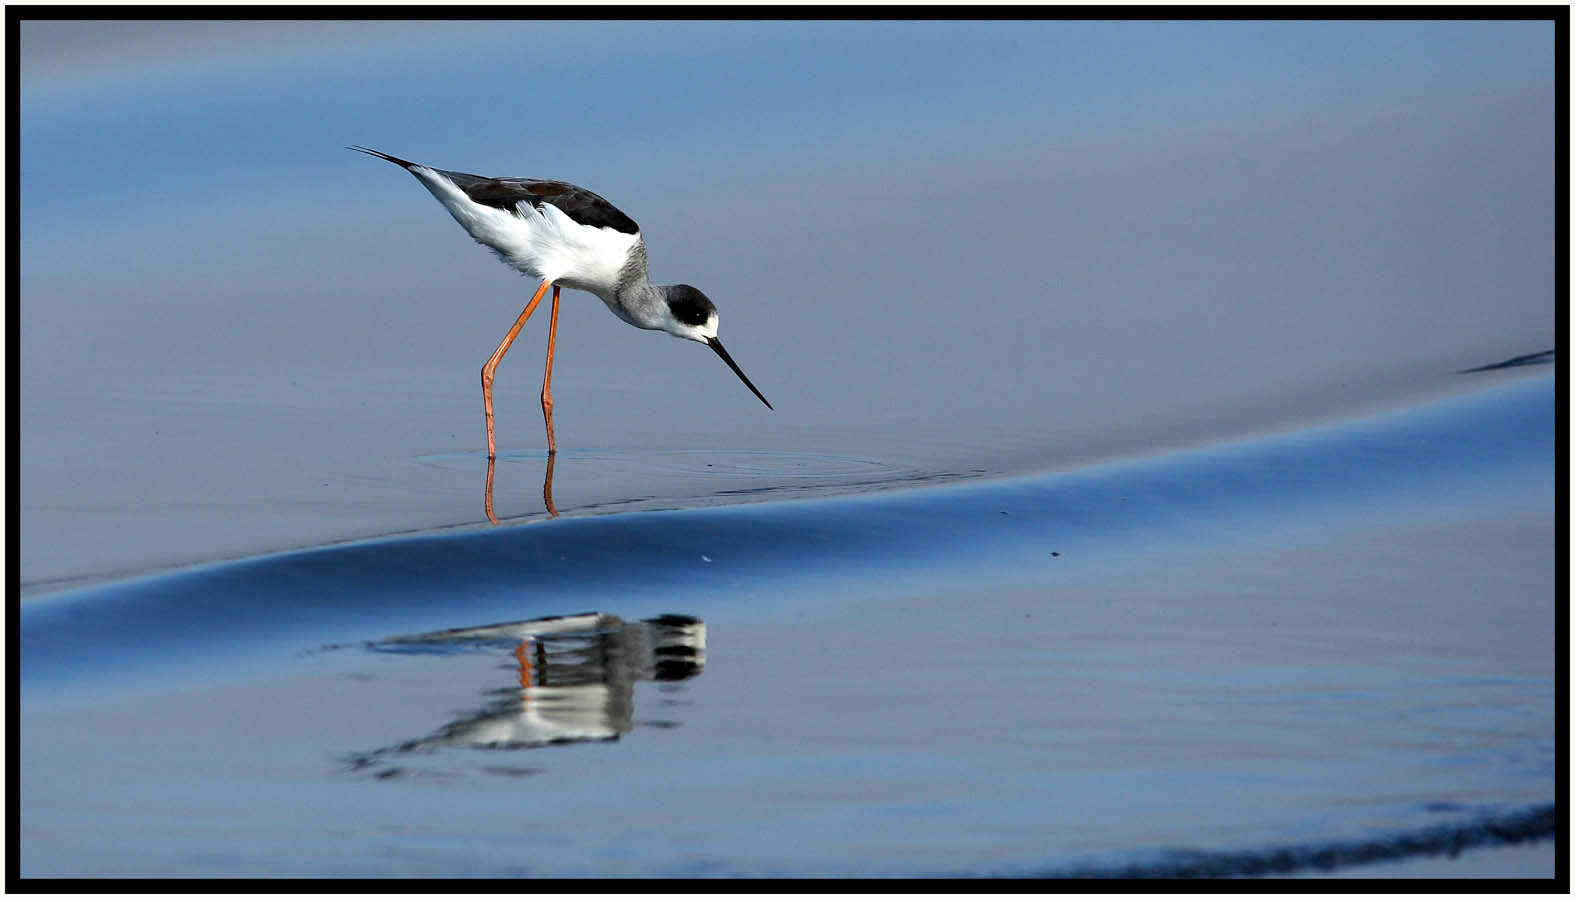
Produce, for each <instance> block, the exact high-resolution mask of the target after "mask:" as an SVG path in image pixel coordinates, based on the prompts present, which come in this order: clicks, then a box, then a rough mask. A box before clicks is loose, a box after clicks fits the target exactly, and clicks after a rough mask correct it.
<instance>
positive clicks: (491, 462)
mask: <svg viewBox="0 0 1575 899" xmlns="http://www.w3.org/2000/svg"><path fill="white" fill-rule="evenodd" d="M496 465H497V460H496V459H494V458H492V457H491V456H488V457H487V492H486V493H485V494H484V495H483V499H482V504H483V506H484V507H485V508H486V510H487V520H488V521H491V522H492V523H493V524H497V523H498V516H496V515H494V514H492V469H493V467H494V466H496Z"/></svg>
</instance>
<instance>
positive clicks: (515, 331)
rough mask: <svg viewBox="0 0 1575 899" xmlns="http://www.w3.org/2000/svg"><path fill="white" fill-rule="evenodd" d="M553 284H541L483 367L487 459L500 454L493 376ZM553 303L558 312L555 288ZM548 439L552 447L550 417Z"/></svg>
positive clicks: (555, 290) (549, 364) (549, 420)
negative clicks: (494, 426)
mask: <svg viewBox="0 0 1575 899" xmlns="http://www.w3.org/2000/svg"><path fill="white" fill-rule="evenodd" d="M551 283H552V282H550V281H543V282H541V286H540V287H538V288H536V294H535V296H532V297H531V298H530V302H529V303H528V304H526V306H525V311H524V312H521V313H520V317H519V318H517V319H515V320H514V327H512V328H510V329H509V333H507V334H505V335H503V342H502V343H500V344H498V348H497V349H496V350H493V351H492V358H490V359H488V360H487V364H486V365H483V366H482V367H481V402H482V405H484V406H485V407H486V410H487V458H488V459H491V458H494V457H496V456H497V454H498V452H497V443H496V442H495V441H494V440H493V436H492V375H493V372H495V371H497V370H498V363H499V362H501V361H502V360H503V354H504V353H507V352H508V351H509V346H510V345H512V344H513V343H514V338H515V337H517V336H519V333H520V328H523V327H525V320H526V319H528V318H530V314H531V313H532V312H535V311H536V304H537V303H540V302H541V298H542V297H543V296H546V294H547V286H548V285H549V284H551ZM552 301H553V310H554V312H556V311H557V305H558V294H557V289H556V288H554V290H553V295H552ZM548 346H549V350H548V352H547V366H548V369H549V370H550V369H551V366H552V351H551V349H550V347H551V344H550V343H549V344H548ZM547 439H548V443H549V445H550V443H551V440H552V419H551V418H550V417H549V418H548V420H547Z"/></svg>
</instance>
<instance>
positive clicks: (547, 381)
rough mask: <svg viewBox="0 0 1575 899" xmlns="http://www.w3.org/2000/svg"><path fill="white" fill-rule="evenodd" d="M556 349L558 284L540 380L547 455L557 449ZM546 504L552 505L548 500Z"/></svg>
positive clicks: (553, 297)
mask: <svg viewBox="0 0 1575 899" xmlns="http://www.w3.org/2000/svg"><path fill="white" fill-rule="evenodd" d="M557 349H558V286H557V285H556V284H554V285H553V287H552V324H550V325H548V327H547V374H546V376H545V377H544V378H543V379H542V382H541V414H542V417H543V418H545V419H547V455H548V456H549V457H550V456H552V455H553V454H554V453H556V452H557V451H558V441H557V439H556V438H554V437H553V433H552V357H553V354H554V353H556V352H557ZM547 505H549V506H550V505H552V503H551V502H550V501H549V502H548V503H547Z"/></svg>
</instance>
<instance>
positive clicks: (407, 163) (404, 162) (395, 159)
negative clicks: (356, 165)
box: [345, 146, 415, 169]
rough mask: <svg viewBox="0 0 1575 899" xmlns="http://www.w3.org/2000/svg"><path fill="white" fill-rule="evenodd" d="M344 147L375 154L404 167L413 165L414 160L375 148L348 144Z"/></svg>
mask: <svg viewBox="0 0 1575 899" xmlns="http://www.w3.org/2000/svg"><path fill="white" fill-rule="evenodd" d="M345 149H346V150H354V151H356V152H357V153H365V154H366V155H368V156H376V157H377V158H378V159H386V160H388V161H389V162H392V163H393V164H394V165H397V166H403V167H404V168H407V169H408V168H411V167H412V166H414V165H415V163H414V162H411V161H410V160H408V159H400V158H399V157H398V156H390V155H388V154H387V153H382V152H379V151H377V150H372V149H368V148H367V147H356V146H349V147H345Z"/></svg>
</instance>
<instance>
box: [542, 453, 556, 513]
mask: <svg viewBox="0 0 1575 899" xmlns="http://www.w3.org/2000/svg"><path fill="white" fill-rule="evenodd" d="M557 461H558V454H557V453H548V454H547V477H546V478H544V479H543V480H542V482H541V499H542V501H543V502H545V503H546V504H547V516H548V517H549V518H557V517H558V509H557V507H556V506H554V505H553V504H552V466H553V463H555V462H557Z"/></svg>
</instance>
